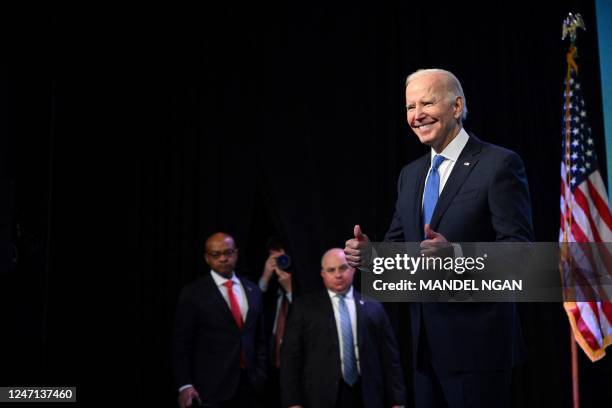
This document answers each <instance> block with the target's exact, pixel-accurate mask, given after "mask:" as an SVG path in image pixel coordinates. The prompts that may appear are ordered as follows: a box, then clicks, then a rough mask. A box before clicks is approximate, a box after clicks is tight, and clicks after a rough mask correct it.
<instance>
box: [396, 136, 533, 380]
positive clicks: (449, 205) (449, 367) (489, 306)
mask: <svg viewBox="0 0 612 408" xmlns="http://www.w3.org/2000/svg"><path fill="white" fill-rule="evenodd" d="M430 161H431V154H430V152H428V153H427V154H426V155H424V156H423V157H421V158H420V159H418V160H415V161H414V162H412V163H410V164H408V165H407V166H405V167H404V168H403V169H402V171H401V174H400V177H399V181H398V198H397V202H396V208H395V213H394V216H393V219H392V222H391V226H390V228H389V231H388V232H387V234H386V236H385V240H386V241H405V242H419V241H422V240H423V239H424V231H423V229H424V226H423V221H422V197H423V189H424V185H425V178H426V176H427V172H428V170H429V166H430ZM430 226H431V228H432V229H433V230H434V231H437V232H439V233H441V234H442V235H444V236H445V237H446V238H447V239H448V240H449V241H450V242H493V241H531V240H532V239H533V227H532V221H531V204H530V198H529V190H528V186H527V178H526V175H525V168H524V165H523V162H522V160H521V159H520V157H519V156H518V155H517V154H516V153H514V152H512V151H509V150H506V149H504V148H501V147H499V146H495V145H492V144H489V143H484V142H482V141H480V140H479V139H477V138H476V137H475V136H473V135H470V138H469V140H468V142H467V144H466V146H465V147H464V149H463V151H462V152H461V154H460V156H459V159H458V160H457V162H456V163H455V165H454V167H453V170H452V172H451V174H450V176H449V178H448V180H447V182H446V184H445V185H444V188H443V190H442V193H441V194H440V197H439V199H438V202H437V204H436V208H435V210H434V213H433V215H432V218H431V223H430ZM410 317H411V332H412V333H411V334H412V343H413V361H414V362H416V361H417V360H416V358H417V357H418V352H419V350H421V351H422V350H423V349H422V348H421V349H420V348H419V347H422V346H423V344H419V341H420V340H422V339H424V338H426V339H427V346H428V348H429V352H430V353H431V359H432V362H433V364H434V366H435V367H436V368H438V369H439V370H443V371H447V372H450V371H474V370H497V369H507V368H510V367H512V366H513V365H515V364H516V363H517V362H519V361H520V359H521V353H522V351H521V348H522V340H521V334H520V322H519V319H518V315H517V309H516V305H515V304H513V303H415V304H411V305H410ZM422 324H424V326H425V327H424V328H423V327H421V326H422ZM421 330H425V333H421ZM424 334H425V336H423V335H424Z"/></svg>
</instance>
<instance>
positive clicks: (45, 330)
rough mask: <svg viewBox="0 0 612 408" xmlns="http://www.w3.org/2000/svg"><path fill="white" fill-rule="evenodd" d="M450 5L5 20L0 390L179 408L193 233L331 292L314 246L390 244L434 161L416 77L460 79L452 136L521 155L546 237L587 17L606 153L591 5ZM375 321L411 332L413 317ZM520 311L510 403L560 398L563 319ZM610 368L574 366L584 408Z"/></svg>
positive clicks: (560, 401) (257, 268)
mask: <svg viewBox="0 0 612 408" xmlns="http://www.w3.org/2000/svg"><path fill="white" fill-rule="evenodd" d="M464 3H465V2H459V3H457V2H455V3H449V4H446V3H443V2H440V3H435V4H434V3H431V2H430V3H427V2H410V1H404V2H400V1H390V2H379V3H372V2H365V1H352V2H347V1H339V2H334V3H330V2H323V1H309V2H305V3H295V4H276V5H273V4H260V3H257V2H255V3H251V4H249V5H245V6H239V5H238V4H234V3H231V4H215V3H208V5H207V6H206V8H205V9H203V10H195V9H191V10H189V9H178V7H173V8H172V9H170V8H166V7H163V6H151V5H149V6H148V7H147V8H142V9H138V10H134V9H129V10H128V9H124V8H117V9H114V8H111V6H107V8H102V6H101V8H100V9H87V10H85V9H79V10H75V9H71V10H67V9H58V8H53V9H47V10H40V9H39V10H37V11H36V12H34V11H33V10H27V11H25V12H22V13H19V14H15V15H13V14H7V15H8V16H9V17H10V18H8V20H10V21H9V24H8V25H7V27H9V30H8V35H7V36H5V38H7V39H8V41H7V46H6V47H5V51H4V56H5V57H6V58H5V59H4V62H3V63H2V67H3V70H2V73H3V75H2V88H1V89H2V92H3V103H2V109H3V114H2V116H1V118H2V121H3V127H2V129H3V132H2V133H3V134H4V135H3V139H2V140H1V142H2V146H6V150H4V151H3V152H2V156H0V157H1V158H2V159H3V161H5V162H6V163H8V164H7V165H6V166H4V165H3V167H2V171H3V173H2V174H0V176H1V177H2V181H3V183H4V184H3V185H11V186H14V189H12V190H11V191H12V192H14V200H13V201H14V206H7V208H10V210H6V211H10V214H9V215H8V216H6V217H5V218H3V219H5V220H7V219H8V220H10V224H11V227H10V228H8V229H7V228H5V229H4V231H7V232H6V233H5V235H4V236H6V235H8V236H9V238H10V240H11V243H14V244H16V246H17V248H18V249H19V258H18V261H17V265H16V267H15V268H14V270H13V271H12V272H11V271H8V272H6V273H3V274H0V279H1V281H0V291H1V292H0V298H1V301H0V302H1V304H0V305H1V306H2V316H3V320H2V321H3V322H5V323H4V324H5V328H6V329H3V330H2V333H3V335H2V337H3V340H2V342H3V344H5V345H4V347H3V348H2V361H3V369H2V370H0V371H1V374H0V375H1V377H0V380H1V381H0V385H35V384H49V385H52V384H55V385H76V386H78V389H79V400H80V401H81V403H82V404H84V405H85V406H88V403H89V404H90V405H93V404H94V403H95V402H111V401H117V400H122V401H124V402H128V403H132V404H134V405H136V406H144V405H151V406H173V404H175V399H176V389H175V387H174V385H173V382H172V377H171V373H170V362H169V341H170V337H171V332H172V326H173V321H174V309H175V305H176V300H177V296H178V293H179V290H180V289H181V287H183V286H184V285H185V284H187V283H189V282H191V281H193V280H194V279H195V278H196V277H197V276H198V275H199V274H200V273H202V271H203V267H202V263H203V262H202V246H203V240H204V238H205V237H206V236H207V235H209V234H210V233H212V232H214V231H219V230H223V231H226V232H228V233H230V234H232V235H233V236H234V237H235V238H236V240H237V243H238V246H239V248H240V259H239V270H240V271H241V272H243V273H244V274H245V275H247V276H248V277H250V278H252V279H253V280H255V281H256V280H257V279H258V277H259V274H260V273H261V268H262V262H263V259H264V258H265V256H264V253H263V252H264V243H265V240H266V238H267V236H268V235H270V234H277V235H280V236H281V237H283V238H284V239H285V240H286V241H287V243H288V246H289V250H290V252H291V254H292V256H293V260H294V270H295V277H296V292H297V293H298V294H299V293H305V292H308V291H311V290H315V289H317V288H320V287H321V282H320V277H319V260H320V256H321V254H322V253H323V251H324V250H326V249H328V248H330V247H332V246H343V243H344V241H345V240H346V239H348V238H349V237H350V236H351V232H352V227H353V225H354V224H355V223H359V224H361V225H362V227H363V229H364V231H365V232H366V233H367V234H368V235H369V236H370V237H371V238H372V239H377V240H380V239H382V237H383V235H384V233H385V231H386V229H387V227H388V224H389V221H390V217H391V213H392V209H393V204H394V200H395V188H396V180H397V176H398V174H399V170H400V169H401V167H402V166H403V165H404V164H406V163H408V162H409V161H411V160H413V159H415V158H417V157H419V156H420V155H422V154H423V153H424V152H426V151H427V149H426V148H424V147H423V146H421V145H420V144H419V143H418V140H417V139H416V138H415V136H414V135H413V134H412V133H411V132H410V131H409V129H408V127H407V125H406V123H405V108H404V100H403V98H404V95H403V83H404V79H405V76H406V75H407V74H408V73H410V72H412V71H414V70H416V69H418V68H424V67H441V68H446V69H449V70H451V71H453V72H454V73H455V74H456V75H457V76H458V77H459V79H460V80H461V81H462V84H463V87H464V90H465V92H466V98H467V103H468V108H469V112H470V113H469V116H468V120H467V122H466V124H465V126H466V128H468V129H469V130H471V131H473V132H475V133H476V134H477V135H479V136H480V137H481V138H482V139H484V140H486V141H490V142H493V143H496V144H500V145H502V146H505V147H507V148H510V149H513V150H515V151H517V152H518V153H519V154H520V155H521V156H522V158H523V159H524V161H525V163H526V166H527V172H528V177H529V183H530V189H531V194H532V203H533V210H534V222H535V227H536V235H537V239H538V240H539V241H556V240H557V236H558V228H559V223H558V219H559V215H558V214H559V209H558V208H559V158H560V135H561V106H562V103H563V99H562V86H563V85H562V81H563V77H564V74H565V71H564V70H565V52H566V49H567V43H562V42H561V41H560V36H561V21H562V19H563V18H564V17H565V16H566V14H567V12H568V11H574V12H581V13H582V14H583V17H584V19H585V22H586V24H587V26H588V31H587V32H581V33H580V35H579V41H578V45H579V54H580V57H579V60H578V61H579V64H580V67H581V70H580V74H581V76H582V79H583V82H584V83H583V85H584V88H585V92H586V97H587V104H588V108H589V114H590V119H591V122H592V128H593V133H594V135H596V137H597V148H598V152H599V157H600V161H601V160H602V159H603V157H604V154H603V152H604V147H603V144H604V140H603V137H602V136H601V135H603V131H602V130H603V121H602V113H601V94H600V91H599V86H600V83H599V65H598V55H597V48H596V44H597V41H596V38H597V37H596V32H597V31H596V25H595V15H594V4H593V1H587V0H585V1H570V0H562V1H559V2H556V3H551V4H550V5H548V6H546V7H544V6H540V5H537V4H536V2H533V1H526V0H519V1H514V2H501V3H499V2H497V3H493V2H491V3H489V4H484V5H480V6H478V7H476V6H469V5H466V4H464ZM75 13H76V14H75ZM5 130H6V131H5ZM6 152H8V153H6ZM601 165H602V170H603V174H604V177H605V164H604V163H603V162H601ZM5 180H7V181H5ZM5 215H6V214H3V216H5ZM386 306H387V307H388V311H389V313H390V315H391V316H392V318H393V320H394V325H395V327H396V330H397V331H398V334H399V335H400V336H405V335H406V331H407V322H405V321H403V320H402V316H403V314H402V308H403V307H404V305H391V304H389V305H386ZM520 308H521V313H522V321H523V325H524V331H525V337H526V341H527V345H528V350H529V359H528V361H527V362H526V364H525V365H524V366H522V367H521V368H519V369H518V370H517V371H516V376H515V381H514V387H515V390H516V392H515V401H514V402H513V404H514V406H517V407H519V406H520V407H548V406H558V407H562V406H569V405H570V400H571V379H570V366H569V361H570V356H569V345H570V340H569V336H568V335H569V325H568V323H567V319H566V317H565V313H564V311H563V308H562V305H560V304H522V305H520ZM402 338H404V337H402ZM449 341H450V339H449ZM611 367H612V366H611V363H610V358H609V357H608V358H606V359H604V360H603V361H602V362H599V363H597V364H591V363H589V362H587V361H585V358H584V357H582V355H581V358H580V369H581V379H582V381H581V391H582V398H583V406H585V407H586V406H595V404H596V403H597V402H601V401H609V400H610V398H611V397H612V395H611V394H612V391H611V389H610V387H608V386H606V384H608V383H609V379H610V378H611V371H612V368H611ZM211 369H213V368H211Z"/></svg>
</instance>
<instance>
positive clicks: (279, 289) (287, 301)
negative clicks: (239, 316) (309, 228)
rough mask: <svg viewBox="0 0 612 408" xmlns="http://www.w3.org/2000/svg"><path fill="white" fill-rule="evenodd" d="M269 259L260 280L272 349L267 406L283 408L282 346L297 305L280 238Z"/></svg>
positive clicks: (271, 244)
mask: <svg viewBox="0 0 612 408" xmlns="http://www.w3.org/2000/svg"><path fill="white" fill-rule="evenodd" d="M266 249H267V251H268V258H267V259H266V262H265V263H264V269H263V273H262V275H261V278H260V279H259V288H260V289H261V291H262V292H263V298H264V320H265V325H266V329H265V330H266V334H267V335H268V336H269V340H268V345H269V346H268V347H269V349H268V350H269V353H268V355H269V356H270V359H269V370H268V372H269V373H270V375H269V381H268V386H267V387H266V400H267V403H266V406H269V407H278V406H280V389H279V375H278V373H279V368H280V346H281V344H282V340H283V336H284V333H285V320H286V318H287V314H288V312H289V308H290V306H291V302H292V301H293V295H292V293H293V292H292V284H291V273H290V270H291V258H290V256H289V254H287V253H286V252H285V246H284V245H283V243H282V242H281V241H280V239H278V238H276V237H272V238H270V239H268V242H267V245H266Z"/></svg>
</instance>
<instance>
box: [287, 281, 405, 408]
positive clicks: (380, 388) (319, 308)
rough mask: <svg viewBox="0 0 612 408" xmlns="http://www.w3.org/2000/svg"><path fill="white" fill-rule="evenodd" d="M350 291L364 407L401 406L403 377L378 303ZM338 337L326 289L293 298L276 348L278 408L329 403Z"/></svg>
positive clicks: (337, 377) (321, 407)
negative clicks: (278, 359) (280, 404)
mask: <svg viewBox="0 0 612 408" xmlns="http://www.w3.org/2000/svg"><path fill="white" fill-rule="evenodd" d="M353 294H354V297H355V311H356V315H357V344H358V347H359V363H360V367H361V388H362V394H363V402H364V407H365V408H375V407H376V408H378V407H380V408H382V407H390V406H392V405H395V404H397V405H403V404H404V403H405V389H404V380H403V375H402V369H401V365H400V361H399V355H398V350H397V343H396V341H395V337H394V335H393V331H392V329H391V325H390V324H389V320H388V318H387V314H386V313H385V310H384V309H383V307H382V305H381V304H380V303H378V302H375V301H372V300H367V299H364V298H362V297H361V295H360V294H359V293H358V292H357V291H356V290H353ZM338 341H339V340H338V331H337V328H336V320H335V318H334V310H333V306H332V303H331V299H330V298H329V294H328V292H327V290H323V291H319V292H315V293H310V294H307V295H304V296H302V297H300V298H298V299H296V300H295V301H294V303H293V305H292V307H291V312H290V313H289V318H288V320H287V326H286V329H285V337H284V339H283V345H282V349H281V371H280V374H281V375H280V377H281V378H280V381H281V393H282V400H283V407H289V406H291V405H302V406H304V407H306V408H332V407H334V406H335V403H336V398H337V392H338V386H339V382H340V381H341V380H342V368H341V363H340V349H339V347H340V346H339V344H338Z"/></svg>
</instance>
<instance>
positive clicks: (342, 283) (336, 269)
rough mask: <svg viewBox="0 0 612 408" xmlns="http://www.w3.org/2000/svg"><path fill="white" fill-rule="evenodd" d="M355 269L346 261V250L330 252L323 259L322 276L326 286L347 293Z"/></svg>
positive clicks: (337, 291) (334, 290)
mask: <svg viewBox="0 0 612 408" xmlns="http://www.w3.org/2000/svg"><path fill="white" fill-rule="evenodd" d="M354 274H355V269H353V268H351V267H350V266H349V264H348V263H347V262H346V257H345V255H344V251H342V250H341V249H340V250H333V251H331V252H328V253H326V254H325V256H324V257H323V260H322V261H321V277H322V278H323V284H324V285H325V287H326V288H327V289H329V290H331V291H333V292H336V293H345V292H346V291H347V290H348V289H349V287H350V286H351V285H352V284H353V275H354Z"/></svg>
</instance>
